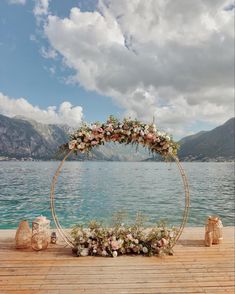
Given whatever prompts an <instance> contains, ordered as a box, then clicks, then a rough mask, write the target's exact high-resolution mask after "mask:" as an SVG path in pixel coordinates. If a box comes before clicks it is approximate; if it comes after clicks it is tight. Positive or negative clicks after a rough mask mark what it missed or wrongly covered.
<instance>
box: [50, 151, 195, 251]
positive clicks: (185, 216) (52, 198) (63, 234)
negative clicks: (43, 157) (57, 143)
mask: <svg viewBox="0 0 235 294" xmlns="http://www.w3.org/2000/svg"><path fill="white" fill-rule="evenodd" d="M73 151H74V150H73V149H72V150H70V151H69V152H68V153H67V154H66V155H65V157H64V158H63V160H62V161H61V163H60V165H59V166H58V168H57V170H56V172H55V174H54V177H53V179H52V184H51V191H50V204H51V213H52V217H53V219H54V222H55V225H56V228H57V230H58V232H59V234H60V236H61V237H62V239H63V240H64V241H65V242H66V244H67V245H69V246H70V247H72V248H73V247H74V243H73V240H72V239H71V237H70V236H69V234H68V233H67V232H66V231H65V230H64V229H63V228H62V227H61V225H60V222H59V219H58V217H57V215H56V211H55V186H56V183H57V180H58V177H59V174H60V172H61V170H62V166H63V164H64V162H65V161H66V159H67V158H68V157H69V156H70V155H71V153H72V152H73ZM170 156H171V158H172V159H174V161H175V163H176V165H177V167H178V170H179V172H180V175H181V178H182V182H183V187H184V194H185V206H184V212H183V219H182V222H181V225H180V227H179V229H178V232H177V235H176V237H175V239H174V242H173V244H172V248H173V246H174V245H175V244H176V242H177V241H178V239H179V238H180V236H181V234H182V232H183V230H184V227H185V225H186V223H187V219H188V214H189V205H190V193H189V184H188V180H187V176H186V173H185V171H184V169H183V167H182V165H181V164H180V161H179V159H178V157H177V156H175V155H173V154H170Z"/></svg>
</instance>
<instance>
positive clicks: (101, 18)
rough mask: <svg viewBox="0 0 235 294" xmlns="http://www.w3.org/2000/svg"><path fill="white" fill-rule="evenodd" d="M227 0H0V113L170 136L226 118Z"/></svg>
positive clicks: (230, 26) (229, 112)
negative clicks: (144, 127) (151, 127)
mask: <svg viewBox="0 0 235 294" xmlns="http://www.w3.org/2000/svg"><path fill="white" fill-rule="evenodd" d="M233 103H234V2H233V1H231V0H229V1H227V0H226V1H223V0H197V1H195V0H177V1H170V0H148V1H143V0H128V1H127V0H118V1H117V0H99V1H98V0H79V1H78V0H76V1H74V0H70V1H56V0H51V1H49V0H35V1H33V0H1V1H0V113H2V114H4V115H7V116H15V115H24V116H26V117H30V118H33V119H35V120H38V121H41V122H44V123H67V124H69V125H71V126H77V125H79V124H80V123H81V121H82V120H85V121H88V122H92V121H97V120H100V121H104V120H105V119H106V118H107V116H108V115H110V114H114V115H115V116H118V117H120V118H122V117H124V116H130V117H133V118H138V119H140V120H143V121H146V122H151V121H152V120H153V117H154V118H155V122H156V124H157V125H158V126H159V128H161V129H164V130H167V131H168V132H170V133H173V135H174V137H176V138H180V137H182V136H185V135H188V134H191V133H195V132H197V131H200V130H202V129H204V130H208V129H211V128H213V127H215V126H217V125H219V124H221V123H223V122H224V121H226V120H227V119H229V118H231V117H232V116H234V106H233Z"/></svg>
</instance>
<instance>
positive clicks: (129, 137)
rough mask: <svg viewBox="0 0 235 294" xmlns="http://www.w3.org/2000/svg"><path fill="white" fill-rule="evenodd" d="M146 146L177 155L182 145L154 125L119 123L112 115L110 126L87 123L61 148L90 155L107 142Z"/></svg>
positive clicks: (152, 149) (131, 122)
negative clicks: (91, 151) (96, 147)
mask: <svg viewBox="0 0 235 294" xmlns="http://www.w3.org/2000/svg"><path fill="white" fill-rule="evenodd" d="M110 141H112V142H118V143H124V144H137V145H138V144H142V145H143V146H145V147H147V148H148V149H149V150H150V151H151V152H153V153H154V152H155V153H159V154H161V155H162V156H165V157H167V156H168V155H170V154H171V155H176V154H177V149H178V144H177V143H175V142H174V141H173V140H172V138H171V137H170V136H169V135H168V134H167V133H165V132H160V131H158V130H157V128H156V126H155V124H154V123H152V124H145V123H141V122H139V121H137V120H130V119H124V120H123V121H119V120H118V119H117V118H115V117H113V116H110V117H109V118H108V120H107V122H106V123H99V122H97V123H94V124H91V125H88V124H83V125H82V126H81V127H80V128H79V129H78V130H77V131H76V132H74V133H73V134H72V135H71V136H70V141H69V142H68V143H66V144H64V145H62V146H61V150H62V151H68V150H74V151H80V152H82V153H84V152H89V151H90V150H91V149H92V148H93V147H95V146H98V145H103V144H104V143H105V142H110Z"/></svg>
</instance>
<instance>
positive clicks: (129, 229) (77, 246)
mask: <svg viewBox="0 0 235 294" xmlns="http://www.w3.org/2000/svg"><path fill="white" fill-rule="evenodd" d="M176 234H177V229H176V228H174V227H172V228H168V227H167V226H166V224H165V223H164V222H161V223H159V224H158V225H156V226H155V227H153V228H145V227H144V226H143V218H142V216H141V215H140V214H137V216H136V221H135V223H134V225H132V226H126V225H124V224H123V223H121V221H120V219H119V220H118V221H116V223H115V224H114V225H113V227H112V228H108V227H104V226H102V224H100V223H98V222H97V221H91V222H90V224H89V225H88V228H83V226H81V225H77V226H75V227H74V228H73V229H72V232H71V236H72V238H73V240H74V248H73V252H74V253H75V254H76V255H77V256H88V255H93V256H110V257H117V256H118V255H123V254H141V255H146V256H153V255H173V250H172V247H173V245H174V242H175V237H176Z"/></svg>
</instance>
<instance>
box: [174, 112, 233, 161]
mask: <svg viewBox="0 0 235 294" xmlns="http://www.w3.org/2000/svg"><path fill="white" fill-rule="evenodd" d="M234 138H235V118H231V119H229V120H228V121H226V122H225V123H224V124H223V125H221V126H218V127H217V128H215V129H213V130H211V131H203V132H200V133H197V134H195V135H192V136H188V137H185V138H183V139H181V140H180V141H179V144H180V146H181V147H180V150H179V152H178V155H179V158H180V159H181V160H183V161H226V160H234V157H235V156H234V153H235V149H234V147H235V142H234Z"/></svg>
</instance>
